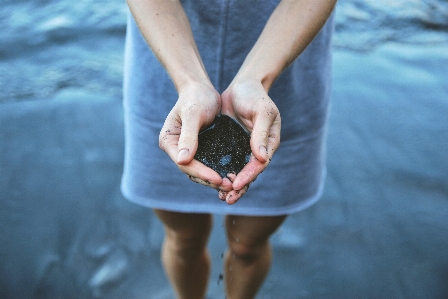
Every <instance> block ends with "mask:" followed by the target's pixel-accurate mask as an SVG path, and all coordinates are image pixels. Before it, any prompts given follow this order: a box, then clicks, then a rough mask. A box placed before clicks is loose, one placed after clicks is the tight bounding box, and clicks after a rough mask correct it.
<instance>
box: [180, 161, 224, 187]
mask: <svg viewBox="0 0 448 299" xmlns="http://www.w3.org/2000/svg"><path fill="white" fill-rule="evenodd" d="M178 167H179V169H180V170H181V171H182V172H183V173H185V174H186V175H187V176H188V177H189V178H190V179H191V180H193V181H195V182H197V183H200V184H202V185H205V186H208V187H211V188H213V189H224V190H226V191H228V190H232V185H231V183H230V182H228V181H227V182H226V183H225V185H224V186H222V185H223V179H222V178H221V176H220V175H219V174H218V173H217V172H215V171H214V170H213V169H211V168H209V167H207V166H205V165H204V164H202V163H201V162H199V161H197V160H192V161H191V162H190V163H188V164H187V165H178Z"/></svg>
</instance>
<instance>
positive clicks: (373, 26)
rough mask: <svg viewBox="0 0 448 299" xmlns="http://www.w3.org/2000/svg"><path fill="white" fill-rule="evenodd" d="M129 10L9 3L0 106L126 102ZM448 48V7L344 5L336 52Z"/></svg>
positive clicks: (86, 0) (421, 0) (439, 1)
mask: <svg viewBox="0 0 448 299" xmlns="http://www.w3.org/2000/svg"><path fill="white" fill-rule="evenodd" d="M126 11H127V8H126V4H125V2H124V1H121V0H120V1H118V0H95V1H94V0H79V1H50V0H34V1H25V0H3V1H2V9H1V10H0V28H2V34H1V35H0V102H7V101H19V100H29V99H47V98H49V97H52V96H53V95H54V94H55V93H57V92H58V91H59V90H61V89H64V88H67V87H71V88H82V89H83V90H85V91H86V92H89V93H101V94H105V95H108V96H110V97H113V98H117V99H119V98H121V78H122V77H121V76H122V75H121V73H122V52H123V42H124V34H125V22H126ZM387 41H400V42H407V43H441V42H448V1H445V0H339V2H338V7H337V15H336V35H335V39H334V43H335V46H336V47H338V48H344V49H352V50H364V51H365V50H370V49H372V48H374V47H375V46H376V45H378V44H381V43H384V42H387Z"/></svg>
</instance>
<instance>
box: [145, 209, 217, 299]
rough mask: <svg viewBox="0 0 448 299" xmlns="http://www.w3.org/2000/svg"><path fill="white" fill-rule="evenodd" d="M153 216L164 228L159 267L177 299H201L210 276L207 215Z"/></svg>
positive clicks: (158, 211)
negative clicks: (163, 271) (161, 266)
mask: <svg viewBox="0 0 448 299" xmlns="http://www.w3.org/2000/svg"><path fill="white" fill-rule="evenodd" d="M154 212H155V213H156V215H157V216H158V217H159V218H160V220H161V221H162V222H163V224H164V225H165V240H164V243H163V247H162V263H163V266H164V268H165V271H166V274H167V276H168V279H169V280H170V282H171V285H172V286H173V288H174V291H175V292H176V295H177V297H178V298H179V299H202V298H204V297H205V294H206V290H207V283H208V277H209V273H210V257H209V254H208V251H207V247H206V245H207V240H208V236H209V234H210V230H211V227H212V217H211V215H209V214H185V213H176V212H168V211H162V210H154Z"/></svg>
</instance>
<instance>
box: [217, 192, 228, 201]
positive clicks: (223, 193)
mask: <svg viewBox="0 0 448 299" xmlns="http://www.w3.org/2000/svg"><path fill="white" fill-rule="evenodd" d="M227 193H228V192H226V191H222V190H218V197H219V199H220V200H222V201H225V200H226V197H227Z"/></svg>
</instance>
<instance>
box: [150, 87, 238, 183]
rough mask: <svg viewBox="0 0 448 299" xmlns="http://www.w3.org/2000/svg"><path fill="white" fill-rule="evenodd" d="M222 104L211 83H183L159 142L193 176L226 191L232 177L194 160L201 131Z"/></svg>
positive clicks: (178, 164)
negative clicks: (223, 176)
mask: <svg viewBox="0 0 448 299" xmlns="http://www.w3.org/2000/svg"><path fill="white" fill-rule="evenodd" d="M220 107H221V97H220V95H219V93H218V92H217V91H216V90H215V89H214V88H213V86H212V85H211V84H209V83H197V82H195V83H191V84H187V85H186V86H183V87H182V88H180V89H179V98H178V100H177V102H176V104H175V105H174V107H173V109H172V110H171V111H170V113H169V114H168V116H167V118H166V120H165V123H164V125H163V128H162V130H161V131H160V135H159V146H160V148H161V149H162V150H164V151H165V152H166V153H167V154H168V156H170V158H171V160H173V161H174V163H176V164H177V166H178V167H179V169H180V170H181V171H182V172H184V173H185V174H186V175H187V176H188V177H189V178H190V179H191V180H193V181H195V182H197V183H200V184H203V185H205V186H209V187H212V188H214V189H219V190H222V191H224V192H226V191H230V190H232V183H231V182H230V180H229V179H224V180H223V179H222V178H221V176H220V175H219V174H218V173H217V172H215V171H214V170H212V169H211V168H209V167H207V166H205V165H204V164H202V163H201V162H199V161H197V160H194V155H195V153H196V150H197V147H198V134H199V131H200V130H201V129H204V128H206V127H207V126H208V125H210V124H211V123H212V121H213V120H214V118H215V116H216V115H217V114H218V113H219V110H220Z"/></svg>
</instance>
